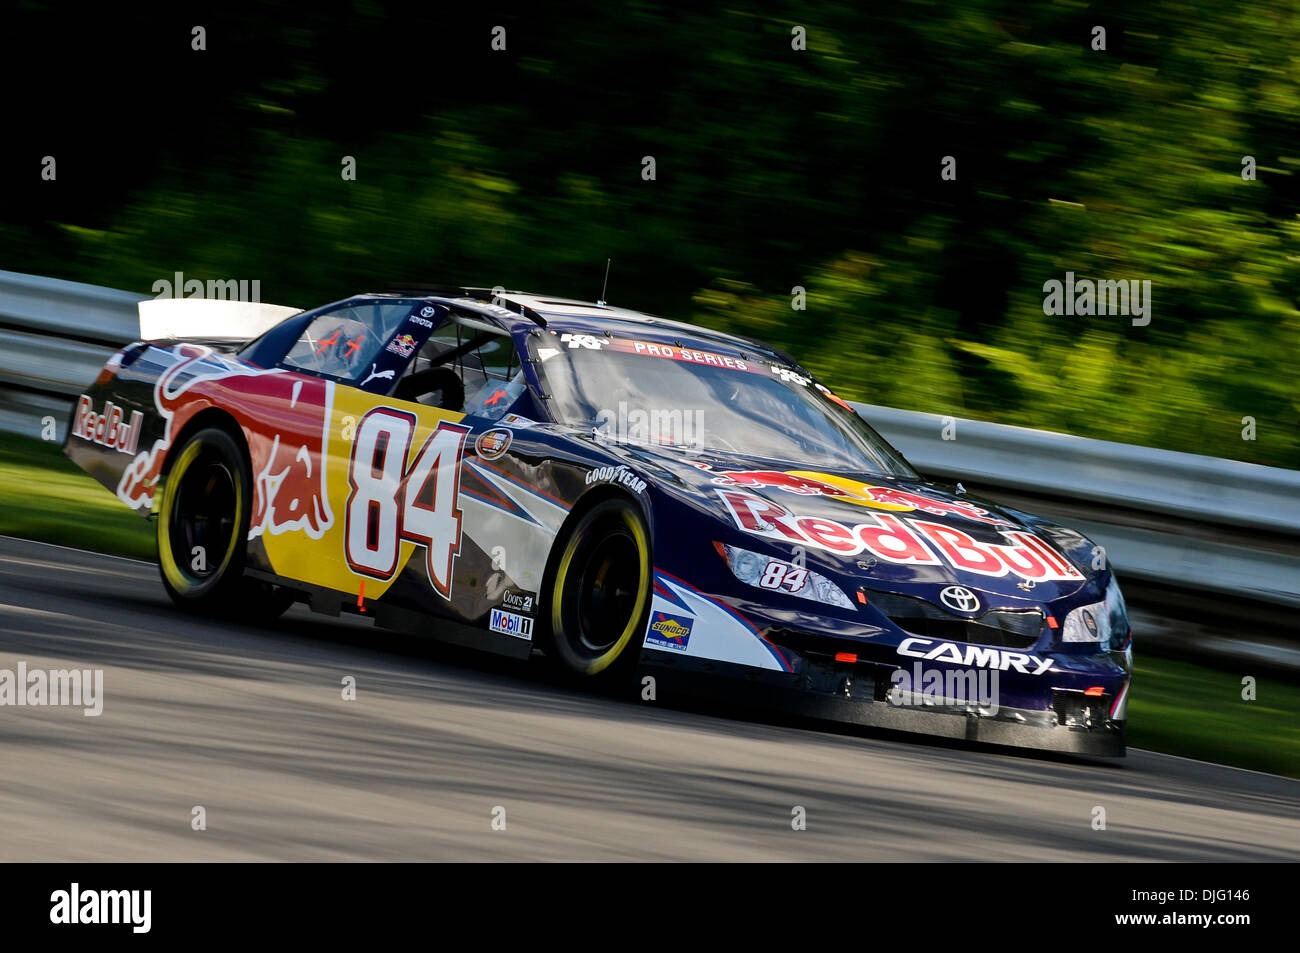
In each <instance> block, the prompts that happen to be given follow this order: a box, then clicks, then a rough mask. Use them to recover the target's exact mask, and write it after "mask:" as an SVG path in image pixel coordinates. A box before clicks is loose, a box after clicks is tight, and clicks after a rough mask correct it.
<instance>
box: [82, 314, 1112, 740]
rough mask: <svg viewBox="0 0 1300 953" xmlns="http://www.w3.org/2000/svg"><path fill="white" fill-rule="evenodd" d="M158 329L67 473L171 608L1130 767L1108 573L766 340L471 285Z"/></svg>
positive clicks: (1073, 535)
mask: <svg viewBox="0 0 1300 953" xmlns="http://www.w3.org/2000/svg"><path fill="white" fill-rule="evenodd" d="M151 307H152V308H153V311H151V314H152V315H153V316H154V320H159V319H165V320H163V321H162V323H161V324H160V325H159V326H165V327H168V328H185V329H186V330H185V334H186V336H185V337H183V338H167V339H161V340H141V341H138V342H136V343H134V344H131V345H130V346H128V347H126V348H123V349H122V350H121V351H119V352H118V353H117V354H115V355H114V356H113V357H112V359H111V360H110V361H109V362H108V364H107V365H106V366H105V367H104V369H103V371H101V373H100V374H99V376H98V378H96V380H95V381H94V382H92V383H91V384H90V385H89V386H88V387H87V388H86V390H85V392H84V394H82V395H81V396H80V398H79V399H78V400H77V401H76V403H75V406H74V407H73V409H72V412H71V420H70V426H69V430H68V438H67V443H66V448H65V449H66V453H67V454H68V456H69V457H70V458H71V459H72V460H73V461H75V462H76V463H77V464H78V465H79V466H81V467H82V468H83V469H85V470H86V471H87V472H89V473H90V474H92V475H93V476H94V477H95V478H96V479H98V480H99V481H100V482H101V483H102V484H103V485H104V486H105V487H106V488H107V489H108V490H110V491H111V492H113V493H114V494H116V496H117V497H118V499H120V500H121V501H122V503H123V504H124V505H126V506H128V507H130V508H132V509H134V510H135V511H136V512H138V513H139V514H140V515H141V516H143V517H145V518H148V519H150V520H152V521H153V522H154V524H155V527H156V533H157V540H158V562H159V568H160V572H161V576H162V584H163V587H164V588H165V590H166V591H167V593H168V594H169V595H170V597H171V598H172V600H173V601H174V602H175V603H176V604H177V605H178V606H179V607H181V608H182V609H184V610H186V611H191V612H201V613H211V614H221V615H226V616H230V615H234V616H238V617H241V618H261V619H269V618H273V617H274V616H275V615H277V614H278V613H280V612H282V611H284V610H285V609H286V608H287V607H288V606H290V605H291V604H293V603H294V602H301V603H304V604H305V605H306V606H307V607H309V608H310V609H311V610H313V611H316V612H321V613H326V614H331V615H338V614H339V613H342V612H349V613H358V614H361V615H362V616H364V617H365V618H369V619H372V620H374V622H375V623H376V624H377V625H380V626H386V627H392V628H399V629H402V630H405V631H410V632H416V633H419V634H421V635H425V636H428V637H430V638H434V639H441V640H444V641H448V642H453V643H456V644H460V645H466V646H471V647H475V648H480V649H483V650H486V651H492V652H497V653H501V654H504V655H508V656H513V657H517V658H526V657H531V656H536V657H537V658H538V659H542V660H545V661H546V662H547V663H549V664H552V665H555V666H558V667H559V668H561V669H563V670H565V671H567V672H569V673H571V674H572V675H574V676H575V677H579V678H583V679H589V680H595V681H602V680H603V681H615V682H623V681H625V682H626V683H627V684H629V685H639V684H640V682H639V681H636V680H635V679H634V676H636V675H638V674H639V675H642V676H644V675H647V674H648V675H653V676H654V677H655V679H656V685H657V689H658V692H659V693H660V695H661V697H670V696H671V695H672V694H673V693H693V694H699V693H703V694H708V695H717V696H727V697H734V698H737V699H742V700H745V701H748V702H751V703H752V702H757V703H760V704H764V705H771V706H774V707H781V708H785V709H788V710H792V711H797V712H802V713H805V714H810V715H813V716H815V717H820V718H827V719H834V720H839V721H848V722H853V723H857V724H862V725H868V726H877V727H881V728H886V729H895V730H902V731H919V732H925V733H929V734H936V735H941V736H945V737H952V738H959V739H967V740H971V741H983V742H993V743H997V744H1012V745H1021V746H1027V747H1037V748H1044V749H1054V750H1063V751H1070V752H1076V753H1081V754H1089V755H1108V756H1115V755H1122V754H1123V753H1124V737H1125V724H1126V719H1127V700H1128V690H1129V676H1130V672H1131V669H1132V645H1131V636H1130V632H1129V624H1128V616H1127V611H1126V608H1125V605H1124V598H1123V595H1122V594H1121V592H1120V588H1119V583H1118V582H1117V580H1116V579H1115V575H1114V573H1113V571H1112V570H1111V568H1110V567H1109V566H1108V565H1107V564H1106V563H1105V561H1104V559H1099V558H1098V556H1097V553H1098V552H1099V550H1098V549H1097V548H1096V547H1094V546H1093V544H1092V543H1091V541H1089V540H1088V539H1087V538H1085V537H1084V536H1082V535H1081V534H1079V533H1077V532H1075V531H1073V530H1070V529H1068V528H1066V527H1063V526H1058V525H1056V524H1054V523H1051V522H1049V521H1047V520H1043V519H1040V518H1038V517H1035V516H1032V515H1031V514H1028V513H1024V512H1020V511H1018V510H1013V509H1010V508H1007V507H1005V506H999V505H998V504H996V503H994V502H992V501H989V500H983V499H976V498H975V497H973V496H972V495H971V494H968V493H966V492H965V490H964V489H962V488H961V487H960V486H952V485H948V484H943V483H938V482H935V481H932V480H928V479H926V478H925V477H924V476H922V475H921V474H919V473H917V472H916V471H915V470H913V469H912V467H911V466H910V465H909V464H908V463H907V461H906V460H905V459H903V457H902V456H901V455H900V454H899V453H898V452H897V451H896V450H895V449H894V448H893V447H891V446H890V445H889V444H888V443H887V442H886V441H885V440H884V439H882V438H881V437H880V435H879V434H878V433H876V431H875V430H873V429H872V428H871V426H870V425H869V424H868V423H867V422H866V421H865V420H863V419H862V418H861V417H860V416H859V414H858V412H857V411H856V410H855V408H854V407H853V406H852V405H851V404H849V403H847V402H846V401H844V400H842V399H841V398H839V397H837V396H835V394H834V393H832V392H831V390H830V389H829V388H828V387H826V386H825V385H823V384H821V383H819V382H818V381H817V380H816V379H815V378H814V376H813V375H812V374H811V373H809V372H808V371H807V370H806V369H805V368H803V367H801V366H800V365H799V364H798V363H797V362H795V361H794V360H793V359H792V358H790V357H788V356H787V355H785V354H782V353H781V352H779V351H776V350H774V349H772V348H770V347H768V346H766V345H764V344H762V343H760V342H757V341H752V340H749V339H745V338H740V337H736V336H733V335H729V334H723V333H719V332H714V331H709V330H706V329H704V328H698V327H692V326H690V325H685V324H680V323H676V322H671V321H665V320H662V319H659V318H654V317H651V316H649V315H644V314H638V313H636V312H631V311H626V310H620V309H615V308H609V307H606V306H604V305H601V304H590V303H585V302H578V301H568V300H563V299H555V298H544V297H539V296H535V295H528V294H522V293H515V292H505V293H500V292H498V293H497V294H495V295H493V294H491V293H489V292H487V291H485V290H483V289H473V288H451V289H449V288H439V289H437V290H435V291H430V290H427V289H426V290H406V291H398V292H389V293H384V294H366V295H358V296H356V297H353V298H348V299H346V300H344V301H339V302H334V303H332V304H328V305H325V306H323V307H320V308H316V309H313V310H310V311H302V312H297V313H288V316H285V314H286V313H287V312H286V310H285V309H278V310H277V312H276V314H275V321H274V322H265V323H264V324H263V325H259V326H258V329H259V330H261V331H262V333H261V334H260V335H258V336H256V337H253V338H252V339H250V340H239V341H234V342H232V341H230V340H229V338H231V337H232V336H234V335H232V334H230V333H226V330H225V329H223V328H221V327H219V326H218V327H204V326H202V325H203V321H204V320H208V319H207V318H202V317H200V316H198V315H197V312H196V313H193V314H181V313H179V312H180V311H183V310H184V309H185V302H184V301H180V302H175V305H174V307H175V309H177V311H178V313H175V314H171V313H168V314H163V315H159V314H158V307H157V302H153V303H151ZM169 307H170V306H169ZM212 313H213V312H212V311H211V310H207V311H204V312H203V315H211V314H212ZM254 317H256V316H254ZM242 320H245V324H244V325H241V327H247V320H249V318H248V315H247V314H245V316H244V319H242ZM204 332H210V333H204Z"/></svg>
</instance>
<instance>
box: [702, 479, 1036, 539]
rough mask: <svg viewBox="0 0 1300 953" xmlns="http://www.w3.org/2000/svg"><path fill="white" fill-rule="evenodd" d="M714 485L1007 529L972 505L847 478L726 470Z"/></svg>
mask: <svg viewBox="0 0 1300 953" xmlns="http://www.w3.org/2000/svg"><path fill="white" fill-rule="evenodd" d="M713 482H714V483H717V484H719V485H722V486H743V487H754V488H756V489H757V488H760V487H771V488H773V489H778V490H784V491H785V492H787V493H795V494H798V495H799V496H826V497H830V498H831V499H835V500H840V501H842V502H844V503H852V504H854V505H856V506H866V507H870V508H871V509H874V510H892V511H895V512H899V513H911V512H915V511H918V510H919V511H920V512H922V513H929V514H931V515H932V516H945V515H948V514H952V515H955V516H964V517H965V518H966V519H969V520H975V521H976V522H979V523H988V524H989V525H992V526H1007V525H1010V524H1008V523H1007V522H1006V520H1000V519H998V518H997V517H995V516H993V515H991V514H990V513H989V511H988V510H985V509H981V508H980V507H978V506H975V505H973V504H971V503H963V502H961V501H959V500H943V499H939V498H937V497H933V496H923V495H922V494H920V493H909V492H908V491H906V490H896V489H893V488H891V487H886V486H874V485H872V484H870V483H863V482H861V481H859V480H852V479H849V478H847V477H840V476H834V475H833V474H830V473H817V472H815V471H812V470H789V471H781V470H726V471H721V472H719V473H718V475H717V476H715V477H714V479H713Z"/></svg>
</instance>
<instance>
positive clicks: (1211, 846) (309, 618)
mask: <svg viewBox="0 0 1300 953" xmlns="http://www.w3.org/2000/svg"><path fill="white" fill-rule="evenodd" d="M20 661H23V662H26V663H27V666H28V669H29V670H31V669H35V668H45V669H57V668H70V667H76V668H102V669H103V670H104V696H105V700H104V709H103V713H102V715H100V716H99V717H86V716H85V715H84V714H83V713H82V710H81V709H80V708H59V707H43V708H41V707H36V708H34V707H0V764H2V765H3V766H4V769H3V771H0V824H2V825H3V831H4V834H3V837H0V860H3V861H35V860H41V861H44V860H56V861H104V860H120V861H137V860H184V861H200V860H202V861H235V860H633V861H647V860H691V861H701V860H733V861H746V860H752V861H783V860H792V861H810V860H841V861H852V860H885V861H892V860H1009V861H1017V860H1049V861H1069V860H1171V861H1180V860H1211V861H1239V860H1295V859H1297V857H1298V856H1300V820H1298V818H1300V782H1297V781H1292V780H1288V779H1284V778H1278V777H1273V776H1270V775H1264V774H1258V773H1254V772H1249V771H1241V770H1236V769H1232V768H1225V767H1220V766H1217V765H1209V764H1204V763H1201V762H1197V761H1189V760H1185V759H1181V758H1174V757H1170V756H1166V755H1160V754H1154V753H1150V752H1144V751H1134V750H1130V752H1129V757H1128V758H1127V759H1125V760H1124V761H1122V762H1099V761H1088V760H1085V759H1075V758H1069V757H1064V756H1044V755H1041V754H1020V753H1007V752H1004V751H1001V750H998V749H990V748H977V747H968V746H963V745H960V744H943V743H931V742H925V741H917V740H914V739H912V738H911V737H909V736H904V735H888V734H880V733H875V734H872V733H869V732H867V731H865V730H863V729H838V728H834V727H826V726H819V725H816V724H812V723H804V722H799V721H793V720H789V719H785V720H782V719H761V718H760V719H758V720H756V719H755V718H754V716H753V715H751V714H749V713H745V712H739V711H736V710H733V709H728V708H725V707H720V706H707V705H706V706H704V707H701V706H700V705H698V704H697V705H694V706H692V707H689V708H686V707H671V706H668V705H664V704H661V703H654V704H652V703H644V702H640V701H637V700H622V699H618V698H611V697H603V696H598V695H592V694H588V693H585V692H582V691H576V690H574V689H572V688H569V687H566V686H564V685H562V684H559V683H557V682H556V681H554V680H553V679H551V678H549V677H548V676H547V675H545V674H543V673H542V671H541V667H539V666H536V665H533V666H529V665H525V664H522V663H517V662H510V661H506V660H501V659H497V658H494V657H490V656H479V655H473V654H470V653H465V652H453V651H449V650H446V649H443V648H440V647H438V646H435V645H432V644H430V643H428V642H427V641H425V640H420V639H417V638H414V637H408V636H400V635H393V634H389V633H385V632H382V631H380V630H376V629H374V628H373V627H372V626H371V625H369V624H368V623H366V622H364V621H362V620H360V619H352V618H343V619H330V618H326V617H323V616H316V615H312V614H311V613H309V612H307V611H306V610H305V609H304V608H302V607H295V608H294V609H293V610H291V611H290V612H289V613H288V614H287V615H286V616H285V618H284V619H282V620H280V621H279V622H278V623H277V624H275V625H273V626H269V627H265V628H255V629H249V628H241V627H239V626H237V625H233V624H230V623H224V622H212V621H204V620H196V619H193V618H190V617H187V616H184V615H181V614H179V613H178V612H176V611H175V610H174V609H173V608H172V606H171V604H170V603H169V602H168V600H167V597H166V595H165V594H164V592H163V589H162V585H161V583H160V582H159V581H158V574H157V570H156V568H155V567H154V566H152V565H149V564H147V563H141V562H136V561H132V560H125V559H117V558H113V557H107V556H99V555H94V554H90V553H83V552H79V551H76V550H70V549H64V548H61V547H55V546H48V545H45V544H42V543H33V542H26V541H20V540H15V539H11V538H7V537H0V669H9V670H16V669H17V665H18V662H20ZM347 675H352V676H354V677H355V678H356V685H357V698H356V700H355V701H345V700H343V698H342V688H341V680H342V679H343V678H344V676H347ZM196 805H201V806H202V807H203V808H204V809H205V811H206V819H207V829H206V830H204V831H195V830H193V829H192V828H191V816H192V814H191V812H192V809H193V808H194V807H195V806H196ZM796 805H797V806H801V807H803V808H804V809H805V810H806V816H807V829H806V830H803V831H795V830H792V827H791V817H792V809H793V808H794V807H795V806H796ZM497 807H504V808H505V821H506V829H505V830H504V831H502V830H493V829H492V814H493V809H494V808H497ZM1095 807H1103V808H1105V811H1106V830H1104V831H1097V830H1094V829H1093V828H1092V819H1093V811H1094V808H1095Z"/></svg>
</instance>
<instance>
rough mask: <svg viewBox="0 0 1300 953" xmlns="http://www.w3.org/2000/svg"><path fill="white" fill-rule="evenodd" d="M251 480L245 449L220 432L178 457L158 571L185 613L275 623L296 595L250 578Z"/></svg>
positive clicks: (188, 445) (210, 431)
mask: <svg viewBox="0 0 1300 953" xmlns="http://www.w3.org/2000/svg"><path fill="white" fill-rule="evenodd" d="M251 487H252V476H251V471H250V468H249V464H248V461H247V458H246V457H245V455H244V452H243V449H242V448H241V447H240V446H239V444H238V443H237V442H236V441H235V439H234V438H233V437H232V436H231V435H230V434H229V433H227V432H226V431H225V430H222V429H221V428H219V427H208V428H205V429H203V430H199V431H197V432H195V433H194V434H193V435H191V436H190V437H189V438H188V439H187V440H186V441H185V443H184V444H183V445H182V446H181V447H180V449H179V450H178V451H177V452H176V456H175V458H174V462H173V463H172V464H171V467H170V471H169V473H168V476H167V480H166V482H165V484H164V489H163V499H162V505H161V506H160V507H159V511H158V520H157V523H158V535H157V542H158V568H159V571H160V573H161V575H162V583H163V588H164V589H166V590H167V595H168V596H170V597H171V600H172V602H174V603H175V604H176V605H177V606H179V607H180V608H181V609H184V610H185V611H187V612H194V613H201V614H204V615H214V616H224V617H227V618H238V619H244V620H249V621H254V620H265V619H273V618H275V617H277V616H279V615H280V614H281V613H283V612H284V611H285V609H287V608H289V606H290V605H292V604H293V600H294V597H293V593H292V592H291V591H289V590H287V589H282V588H280V587H278V586H272V585H270V584H269V583H264V582H260V581H258V580H254V579H248V578H245V576H244V561H245V558H246V547H247V539H248V523H249V519H250V518H251V513H252V497H251V492H250V491H251Z"/></svg>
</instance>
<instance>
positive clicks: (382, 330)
mask: <svg viewBox="0 0 1300 953" xmlns="http://www.w3.org/2000/svg"><path fill="white" fill-rule="evenodd" d="M415 304H416V302H413V301H380V302H366V303H362V304H353V305H345V306H344V307H342V308H336V309H335V310H333V311H328V312H326V313H325V314H321V315H317V316H316V317H315V318H314V319H312V321H311V322H310V323H309V324H308V325H307V327H305V328H304V329H303V331H302V334H301V335H299V337H298V340H297V341H296V342H295V343H294V345H293V347H291V348H290V349H289V353H288V354H286V355H285V356H284V360H283V362H282V363H283V364H284V365H285V366H286V367H291V368H293V369H294V370H299V371H305V372H307V373H309V374H317V375H320V376H323V377H333V378H337V379H339V380H349V381H357V380H359V379H361V378H364V377H365V375H366V373H367V372H370V371H372V370H374V368H375V367H376V366H377V365H378V364H379V363H382V361H381V355H382V353H383V350H384V346H385V345H386V344H387V343H388V339H389V338H390V337H392V336H393V334H394V333H395V332H396V331H397V330H398V329H399V328H401V327H402V324H403V322H404V321H405V320H406V318H407V316H408V315H409V314H410V313H411V308H412V307H413V306H414V305H415ZM394 346H395V347H398V348H399V349H400V348H403V347H404V348H407V351H406V353H405V354H400V353H399V354H398V356H399V357H409V356H410V354H411V353H412V352H413V351H414V350H415V347H416V340H415V338H414V337H412V336H410V335H407V336H406V338H403V337H398V338H397V339H395V340H394V341H393V343H392V345H390V348H391V347H394Z"/></svg>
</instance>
